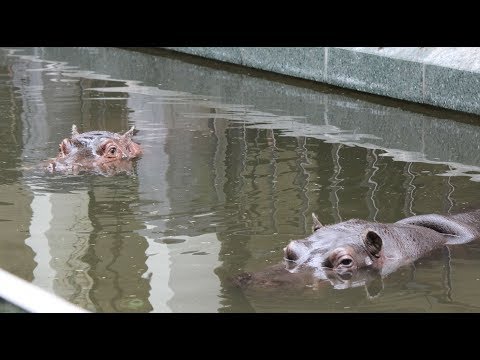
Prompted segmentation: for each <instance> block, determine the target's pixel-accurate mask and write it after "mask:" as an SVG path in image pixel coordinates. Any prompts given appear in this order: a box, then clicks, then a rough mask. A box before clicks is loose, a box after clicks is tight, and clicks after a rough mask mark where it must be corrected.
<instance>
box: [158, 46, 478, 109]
mask: <svg viewBox="0 0 480 360" xmlns="http://www.w3.org/2000/svg"><path fill="white" fill-rule="evenodd" d="M166 49H169V50H174V51H179V52H183V53H187V54H191V55H197V56H201V57H205V58H209V59H214V60H219V61H224V62H229V63H233V64H237V65H243V66H246V67H252V68H256V69H260V70H266V71H271V72H276V73H279V74H283V75H289V76H294V77H298V78H303V79H308V80H314V81H318V82H323V83H327V84H331V85H336V86H340V87H345V88H349V89H353V90H358V91H363V92H367V93H371V94H376V95H381V96H387V97H391V98H395V99H400V100H407V101H412V102H416V103H421V104H428V105H433V106H438V107H442V108H446V109H451V110H456V111H463V112H467V113H472V114H477V115H480V48H451V47H449V48H439V47H432V48H413V47H412V48H377V47H375V48H372V47H352V48H335V47H318V48H306V47H297V48H254V47H252V48H240V47H239V48H223V47H222V48H220V47H218V48H205V47H169V48H166Z"/></svg>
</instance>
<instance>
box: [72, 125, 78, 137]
mask: <svg viewBox="0 0 480 360" xmlns="http://www.w3.org/2000/svg"><path fill="white" fill-rule="evenodd" d="M77 135H78V130H77V125H75V124H73V125H72V136H77Z"/></svg>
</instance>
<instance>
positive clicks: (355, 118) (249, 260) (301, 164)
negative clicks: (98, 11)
mask: <svg viewBox="0 0 480 360" xmlns="http://www.w3.org/2000/svg"><path fill="white" fill-rule="evenodd" d="M249 73H253V75H250V74H249ZM479 120H480V119H479V118H478V117H475V116H467V115H462V114H458V113H452V112H443V111H439V110H435V111H433V110H428V109H427V108H425V107H422V106H410V105H406V104H405V103H400V102H395V101H392V100H380V99H379V98H376V97H373V96H366V95H359V94H354V93H352V92H348V91H346V90H341V89H331V88H327V87H321V86H314V85H312V84H309V83H306V82H299V81H293V80H292V81H290V80H285V79H282V78H276V77H274V76H269V75H268V76H267V75H264V74H263V75H262V74H260V73H256V72H253V71H241V70H239V69H238V68H232V67H229V68H227V69H222V68H221V67H219V66H218V65H212V63H211V62H205V61H200V60H193V59H192V58H186V57H184V56H176V55H173V54H171V53H161V54H160V55H158V56H154V55H152V54H147V53H139V52H134V51H128V50H123V49H112V48H28V49H0V144H1V145H0V167H1V171H0V224H1V230H2V234H1V235H0V267H2V268H4V269H5V270H7V271H10V272H11V273H13V274H15V275H17V276H20V277H22V278H24V279H26V280H28V281H30V282H32V283H33V284H35V285H37V286H40V287H42V288H44V289H46V290H48V291H50V292H52V293H55V294H57V295H59V296H61V297H63V298H65V299H67V300H69V301H70V302H72V303H74V304H77V305H79V306H81V307H83V308H85V309H88V310H91V311H95V312H363V311H367V312H391V311H394V312H403V311H406V312H467V311H473V312H477V311H479V310H480V287H479V284H480V266H479V265H480V246H479V244H478V243H477V242H472V243H470V244H466V245H459V246H455V247H450V248H442V249H439V250H437V251H435V252H434V253H432V254H430V255H429V256H426V257H424V258H422V259H420V260H418V261H417V262H415V263H414V264H412V265H410V266H406V267H404V268H401V269H399V270H398V271H397V272H395V273H394V274H391V275H390V276H388V277H387V278H386V279H384V281H383V289H382V290H381V292H380V293H379V295H378V296H377V297H374V298H369V297H368V296H367V292H366V289H365V287H362V286H360V287H355V288H350V289H344V290H338V289H334V288H332V287H331V286H323V287H321V288H318V289H313V288H310V287H303V288H302V287H301V288H291V289H289V288H286V289H285V288H281V289H278V288H277V289H264V290H255V291H246V292H242V291H240V290H239V289H236V288H232V286H231V285H230V282H229V277H230V276H232V275H235V274H238V273H240V272H242V271H254V270H260V269H263V268H265V267H266V266H269V265H273V264H276V263H278V262H280V261H281V259H282V248H283V247H284V246H285V245H286V244H287V243H288V241H289V240H291V239H298V238H302V237H304V236H306V235H307V234H309V233H310V231H311V213H312V212H315V213H317V214H318V216H319V218H320V220H321V221H322V223H324V224H329V223H333V222H338V221H343V220H347V219H350V218H352V217H357V218H362V219H368V220H372V221H381V222H393V221H396V220H398V219H400V218H403V217H406V216H411V215H420V214H427V213H432V212H438V213H453V212H458V211H461V210H464V209H472V208H478V207H479V206H480V202H479V201H478V200H477V196H478V195H477V194H478V193H479V191H480V182H479V181H480V152H479V146H480V141H479V140H480V139H479V137H480V127H478V124H480V122H479ZM72 124H76V125H77V126H78V128H79V130H80V131H90V130H108V131H116V132H124V131H126V130H128V129H129V128H130V126H132V125H135V127H136V128H137V129H138V130H139V132H138V134H137V135H136V136H135V137H134V139H136V141H137V142H139V143H141V144H142V146H143V148H144V152H145V153H144V155H143V157H142V158H141V159H139V161H138V162H137V163H136V171H135V173H134V174H133V175H127V174H122V175H117V176H113V177H103V176H100V175H81V176H74V175H70V176H65V175H51V174H46V173H45V172H44V171H43V170H42V168H41V163H42V161H44V160H46V159H48V158H50V157H53V156H55V154H56V151H57V147H58V143H59V142H60V141H61V140H62V139H63V138H64V137H66V136H68V135H69V133H70V131H71V126H72Z"/></svg>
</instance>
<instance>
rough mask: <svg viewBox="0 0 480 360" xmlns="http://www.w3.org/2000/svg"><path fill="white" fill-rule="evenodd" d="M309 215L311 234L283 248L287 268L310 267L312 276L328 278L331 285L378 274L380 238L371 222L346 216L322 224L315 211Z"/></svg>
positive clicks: (355, 283) (347, 284) (348, 283)
mask: <svg viewBox="0 0 480 360" xmlns="http://www.w3.org/2000/svg"><path fill="white" fill-rule="evenodd" d="M312 217H313V234H312V235H310V236H308V237H307V238H305V239H301V240H292V241H291V242H290V243H289V244H288V245H287V246H286V247H285V248H284V259H285V263H286V268H287V270H288V271H290V272H292V273H296V272H302V271H306V270H309V271H313V273H314V276H315V278H316V279H318V280H330V282H331V283H332V284H333V285H334V287H335V288H346V287H355V286H360V285H363V284H365V280H366V279H368V278H369V277H372V276H373V277H377V276H378V271H379V269H380V268H381V266H382V263H383V259H384V256H383V251H382V250H383V249H382V248H383V241H382V238H381V237H380V235H379V234H378V232H377V231H375V229H374V228H373V227H372V226H370V225H371V223H367V222H365V221H362V220H349V221H345V222H342V223H339V224H333V225H328V226H323V225H322V224H321V223H320V221H319V220H318V219H317V217H316V216H315V214H312Z"/></svg>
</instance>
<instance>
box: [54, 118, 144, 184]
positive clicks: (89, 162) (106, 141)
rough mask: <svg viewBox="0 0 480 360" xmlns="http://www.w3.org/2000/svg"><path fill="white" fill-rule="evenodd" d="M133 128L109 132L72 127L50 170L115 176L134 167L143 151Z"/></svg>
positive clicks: (61, 144)
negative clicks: (78, 129)
mask: <svg viewBox="0 0 480 360" xmlns="http://www.w3.org/2000/svg"><path fill="white" fill-rule="evenodd" d="M133 132H134V127H133V126H132V128H131V129H130V130H128V131H127V132H125V133H124V134H117V133H113V132H109V131H90V132H85V133H79V132H78V131H77V127H76V126H75V125H73V126H72V136H71V137H69V138H65V139H63V140H62V142H61V143H60V144H59V148H58V154H57V156H56V158H54V159H52V160H51V161H50V163H49V164H48V166H47V170H48V171H50V172H68V173H73V174H78V173H80V172H95V173H100V174H104V175H113V174H115V173H119V172H129V171H131V170H132V163H131V160H132V159H135V158H137V157H139V156H140V155H141V154H142V149H141V147H140V145H138V144H137V143H135V142H134V141H133V140H132V139H131V137H132V135H133Z"/></svg>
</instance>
